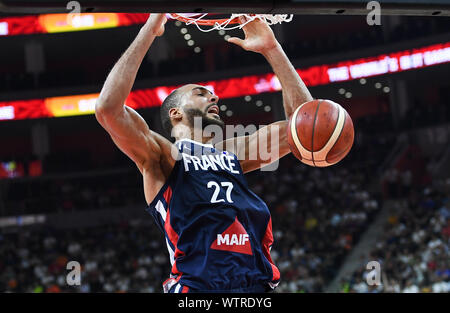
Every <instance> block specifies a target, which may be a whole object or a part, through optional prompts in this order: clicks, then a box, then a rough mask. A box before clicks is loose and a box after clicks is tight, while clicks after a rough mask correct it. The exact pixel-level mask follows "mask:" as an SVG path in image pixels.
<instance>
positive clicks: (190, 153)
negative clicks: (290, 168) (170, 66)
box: [95, 14, 313, 293]
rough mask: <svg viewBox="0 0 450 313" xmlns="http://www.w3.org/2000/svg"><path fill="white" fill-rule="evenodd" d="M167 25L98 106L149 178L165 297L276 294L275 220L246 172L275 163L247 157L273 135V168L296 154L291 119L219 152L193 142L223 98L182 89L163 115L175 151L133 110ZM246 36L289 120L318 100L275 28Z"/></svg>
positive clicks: (122, 62)
mask: <svg viewBox="0 0 450 313" xmlns="http://www.w3.org/2000/svg"><path fill="white" fill-rule="evenodd" d="M244 21H245V18H242V19H241V22H244ZM165 22H166V18H165V16H164V14H151V15H150V17H149V19H148V20H147V22H146V24H145V25H144V26H143V27H142V28H141V30H140V31H139V34H138V35H137V37H136V39H135V40H134V41H133V43H132V44H131V45H130V47H129V48H128V49H127V50H126V52H125V53H124V54H123V55H122V57H121V58H120V59H119V61H118V62H117V63H116V64H115V66H114V68H113V69H112V70H111V72H110V73H109V75H108V77H107V79H106V81H105V84H104V86H103V89H102V91H101V93H100V96H99V99H98V101H97V103H96V107H95V115H96V117H97V120H98V121H99V123H100V124H101V125H102V126H103V127H104V128H105V129H106V131H107V132H108V133H109V134H110V136H111V138H112V140H113V141H114V142H115V144H116V145H117V146H118V147H119V148H120V149H121V150H122V151H123V152H124V153H125V154H126V155H127V156H129V157H130V158H131V159H132V160H133V161H134V162H135V164H136V166H137V167H138V169H139V171H140V172H141V173H142V176H143V185H144V195H145V199H146V202H147V204H148V207H147V210H148V211H149V212H150V213H151V214H152V215H153V217H154V219H155V220H156V223H157V225H158V226H159V227H160V228H161V230H162V232H163V234H164V237H165V241H166V244H167V248H168V250H169V256H170V261H171V263H172V268H171V273H170V277H169V278H168V279H167V280H166V281H165V282H164V283H163V289H164V292H170V293H173V292H176V293H178V292H266V291H271V290H273V289H274V288H275V287H276V286H277V285H278V283H279V280H280V273H279V271H278V269H277V267H276V266H275V265H274V264H273V262H272V259H271V257H270V248H271V245H272V243H273V236H272V221H271V216H270V212H269V209H268V208H267V206H266V204H265V203H264V202H263V201H262V200H261V199H260V198H259V197H258V196H256V195H255V194H254V193H253V192H252V191H250V190H249V188H248V186H247V183H246V180H245V178H244V175H243V174H244V173H247V172H250V171H253V170H256V169H259V168H260V167H261V166H262V165H264V164H267V163H268V162H267V160H262V159H261V158H259V157H257V158H253V159H252V158H249V157H248V156H249V153H248V152H249V151H252V150H255V149H258V145H257V142H258V136H260V135H261V134H262V133H264V132H265V133H266V134H268V136H269V137H270V136H277V137H278V138H279V141H278V142H277V147H275V148H276V149H274V147H272V148H271V151H276V152H277V153H273V155H270V160H269V161H270V162H274V161H276V160H277V159H279V158H280V157H282V156H284V155H286V154H287V153H289V152H290V150H289V146H288V143H287V140H286V127H287V125H288V121H287V120H283V121H278V122H275V123H273V124H270V125H267V126H265V127H263V128H260V129H259V130H258V131H257V132H255V133H253V134H251V135H248V136H241V137H237V138H233V139H228V140H226V141H222V142H219V143H217V144H216V145H215V146H213V145H212V144H211V141H212V139H213V137H212V136H211V135H202V136H201V138H194V136H193V134H194V131H195V130H194V124H195V123H194V120H195V118H197V119H198V118H199V119H200V120H201V121H202V123H203V125H202V127H206V126H207V125H217V126H220V127H222V126H223V124H224V122H223V121H222V120H221V118H220V116H219V108H218V105H217V103H218V100H219V98H218V97H217V96H216V95H215V94H213V93H212V92H210V91H209V90H208V89H206V88H205V87H203V86H200V85H194V84H188V85H185V86H182V87H180V88H178V89H176V90H175V91H173V92H172V93H171V94H170V95H169V96H168V97H167V98H166V99H165V100H164V103H163V104H162V107H161V118H162V122H163V126H164V128H165V129H166V130H167V131H168V133H169V134H171V135H172V137H174V138H175V140H176V141H175V143H171V142H170V141H169V140H167V139H166V138H165V137H163V136H162V135H160V134H157V133H155V132H153V131H152V130H150V128H149V126H148V125H147V123H146V121H145V120H144V119H143V118H142V117H141V116H140V115H139V114H138V113H136V112H135V111H134V110H133V109H131V108H130V107H128V106H126V105H124V103H125V100H126V98H127V96H128V94H129V93H130V90H131V88H132V86H133V83H134V80H135V78H136V73H137V71H138V68H139V66H140V64H141V62H142V59H143V58H144V56H145V55H146V53H147V50H148V49H149V47H150V45H151V44H152V42H153V40H154V39H155V37H157V36H161V35H162V34H163V33H164V24H165ZM243 30H244V33H245V39H239V38H230V39H229V40H228V41H229V42H230V43H233V44H237V45H239V46H241V47H242V48H243V49H245V50H248V51H253V52H256V53H260V54H262V55H263V56H264V57H265V58H266V59H267V61H268V62H269V63H270V65H271V66H272V68H273V70H274V72H275V74H276V75H277V77H278V78H279V80H280V82H281V86H282V94H283V106H284V110H285V113H286V118H288V117H289V116H290V115H291V114H292V113H293V112H294V110H295V109H296V108H297V107H298V106H299V105H301V104H302V103H304V102H307V101H310V100H313V98H312V97H311V94H310V93H309V91H308V90H307V88H306V86H305V85H304V83H303V82H302V80H301V79H300V77H299V75H298V74H297V72H296V71H295V69H294V67H293V66H292V64H291V63H290V62H289V60H288V58H287V57H286V55H285V53H284V52H283V50H282V48H281V46H280V44H279V43H278V42H277V40H276V39H275V36H274V34H273V32H272V30H271V28H270V27H269V26H268V25H267V24H265V23H264V22H262V21H259V20H255V21H252V22H250V23H248V24H247V25H245V26H244V28H243ZM150 52H151V51H150ZM186 61H187V62H188V61H189V60H186ZM218 62H220V60H218ZM230 143H231V144H230ZM225 148H226V149H225ZM174 151H175V153H174ZM256 155H259V154H256Z"/></svg>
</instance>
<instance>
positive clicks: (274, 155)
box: [219, 20, 313, 173]
mask: <svg viewBox="0 0 450 313" xmlns="http://www.w3.org/2000/svg"><path fill="white" fill-rule="evenodd" d="M243 29H244V33H245V39H239V38H235V37H234V38H230V39H229V40H228V41H229V42H232V43H234V44H237V45H239V46H241V47H242V48H244V49H245V50H248V51H253V52H257V53H261V54H262V55H263V56H264V57H265V58H266V60H267V61H268V62H269V64H270V65H271V67H272V69H273V71H274V73H275V75H277V77H278V79H279V80H280V83H281V87H282V95H283V107H284V112H285V115H286V120H283V121H278V122H275V123H272V124H270V125H268V126H265V127H262V128H260V129H259V130H258V131H256V132H255V133H253V134H251V135H249V136H242V137H237V138H232V139H228V140H226V141H225V142H223V143H222V144H221V145H219V147H220V146H221V147H224V148H226V149H227V150H229V151H230V150H231V152H233V153H235V154H236V155H237V156H238V158H239V160H240V162H241V167H242V170H243V171H244V173H246V172H250V171H253V170H255V169H258V168H260V167H261V166H264V165H267V164H269V163H272V162H275V161H276V160H278V159H280V158H281V157H283V156H285V155H286V154H288V153H289V152H290V150H289V145H288V143H287V138H286V129H287V127H288V120H289V117H290V116H291V115H292V114H293V113H294V111H295V109H296V108H297V107H299V106H300V105H301V104H303V103H305V102H308V101H311V100H313V97H312V96H311V94H310V92H309V90H308V88H307V87H306V85H305V84H304V83H303V81H302V79H301V78H300V76H299V75H298V73H297V71H296V70H295V68H294V67H293V65H292V64H291V62H290V61H289V59H288V57H287V56H286V54H285V53H284V51H283V48H282V47H281V45H280V44H279V43H278V41H277V40H276V39H275V36H274V34H273V32H272V30H271V29H270V27H269V26H268V25H267V24H265V23H263V22H261V21H259V20H255V21H253V22H251V23H248V24H247V25H246V26H244V28H243ZM263 140H265V141H266V142H267V146H268V148H266V147H264V145H261V141H263ZM272 142H273V145H271V143H272ZM261 149H263V150H261ZM264 150H265V151H264ZM252 151H256V153H253V154H252ZM266 151H270V153H265V152H266ZM255 154H256V155H257V157H256V158H255V157H254V156H255ZM268 156H270V157H269V158H268V159H267V157H268Z"/></svg>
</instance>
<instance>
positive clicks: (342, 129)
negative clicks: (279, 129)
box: [287, 99, 355, 167]
mask: <svg viewBox="0 0 450 313" xmlns="http://www.w3.org/2000/svg"><path fill="white" fill-rule="evenodd" d="M354 136H355V131H354V129H353V122H352V119H351V118H350V115H348V113H347V111H346V110H345V109H344V108H343V107H341V106H340V105H339V104H337V103H336V102H333V101H330V100H321V99H319V100H313V101H309V102H305V103H303V104H302V105H301V106H299V107H298V108H297V109H296V110H295V112H294V114H292V116H291V118H290V119H289V125H288V129H287V137H288V143H289V147H290V149H291V151H292V153H293V154H294V155H295V157H296V158H297V159H299V160H300V161H302V162H303V163H305V164H307V165H310V166H316V167H326V166H330V165H333V164H336V163H337V162H339V161H340V160H342V159H343V158H344V157H345V156H346V155H347V154H348V152H349V151H350V149H351V148H352V145H353V140H354Z"/></svg>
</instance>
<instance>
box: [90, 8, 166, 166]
mask: <svg viewBox="0 0 450 313" xmlns="http://www.w3.org/2000/svg"><path fill="white" fill-rule="evenodd" d="M165 22H166V17H165V16H164V14H150V17H149V19H148V20H147V22H146V23H145V24H144V26H143V27H142V28H141V30H140V31H139V34H138V35H137V37H136V39H135V40H134V41H133V43H132V44H131V45H130V47H129V48H128V49H127V50H126V51H125V53H124V54H123V55H122V56H121V58H120V59H119V61H117V63H116V64H115V65H114V67H113V69H112V70H111V72H110V73H109V75H108V77H107V79H106V81H105V84H104V85H103V88H102V91H101V93H100V96H99V98H98V100H97V103H96V105H95V116H96V118H97V120H98V121H99V123H100V124H101V125H102V126H103V127H104V128H105V129H106V131H107V132H108V133H109V134H110V135H111V138H112V139H113V141H114V142H115V143H116V145H117V146H118V147H119V148H120V149H121V150H122V151H123V152H124V153H125V154H126V155H128V157H130V158H131V159H132V160H133V161H134V162H135V163H136V165H137V166H138V168H139V170H140V171H141V172H142V169H143V168H144V166H145V163H146V162H148V161H150V160H151V159H158V158H159V155H160V153H161V152H160V146H159V144H158V141H160V140H162V139H163V137H162V136H159V135H158V134H156V133H154V132H152V131H151V130H150V129H149V127H148V125H147V123H146V122H145V120H144V119H143V118H142V117H141V116H140V115H139V114H138V113H137V112H136V111H134V110H133V109H132V108H130V107H128V106H126V105H125V100H126V98H127V97H128V95H129V93H130V91H131V88H132V86H133V84H134V81H135V79H136V74H137V72H138V69H139V66H140V65H141V63H142V60H143V58H144V56H145V54H146V53H147V51H148V49H149V47H150V45H151V44H152V42H153V40H154V39H155V37H157V36H161V35H162V34H163V33H164V24H165ZM161 138H162V139H161Z"/></svg>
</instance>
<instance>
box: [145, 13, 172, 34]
mask: <svg viewBox="0 0 450 313" xmlns="http://www.w3.org/2000/svg"><path fill="white" fill-rule="evenodd" d="M166 22H167V17H166V14H164V13H151V14H150V16H149V17H148V20H147V23H146V24H147V25H149V27H150V29H151V30H152V32H153V34H154V35H155V36H162V34H164V24H166Z"/></svg>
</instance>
